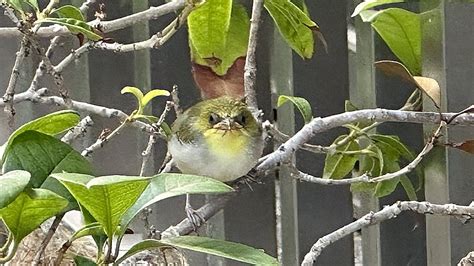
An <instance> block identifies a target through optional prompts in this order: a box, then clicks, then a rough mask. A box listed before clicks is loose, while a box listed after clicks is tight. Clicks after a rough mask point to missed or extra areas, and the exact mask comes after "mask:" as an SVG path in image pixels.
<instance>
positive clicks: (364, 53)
mask: <svg viewBox="0 0 474 266" xmlns="http://www.w3.org/2000/svg"><path fill="white" fill-rule="evenodd" d="M359 2H360V1H358V0H356V1H355V3H356V4H357V3H359ZM354 30H355V34H356V46H355V47H356V51H354V52H355V53H351V54H350V55H351V56H350V63H349V68H350V70H349V73H352V76H351V82H350V90H349V95H350V100H351V102H353V103H354V104H355V105H356V106H358V107H359V108H374V107H376V106H377V104H376V98H377V93H376V92H377V91H376V87H375V69H374V66H373V63H374V61H375V40H374V31H373V29H372V27H371V26H370V24H369V23H364V22H362V20H361V19H360V18H359V17H357V18H355V25H354ZM352 202H353V207H354V218H356V219H358V218H360V217H361V216H363V215H365V214H367V213H368V212H370V211H374V210H378V208H379V201H378V199H377V198H376V197H374V196H373V195H372V194H371V193H366V192H354V193H352ZM359 248H360V249H357V250H358V251H359V252H358V254H355V255H356V258H357V259H359V260H360V262H361V263H362V265H374V266H376V265H381V251H380V226H379V225H374V226H371V227H367V228H364V229H362V232H361V234H360V247H359ZM360 256H362V258H360Z"/></svg>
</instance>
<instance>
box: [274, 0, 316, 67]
mask: <svg viewBox="0 0 474 266" xmlns="http://www.w3.org/2000/svg"><path fill="white" fill-rule="evenodd" d="M265 8H266V9H267V11H268V12H269V13H270V16H271V17H272V18H273V20H274V21H275V24H276V25H277V27H278V30H279V31H280V33H281V35H282V36H283V37H284V39H285V40H286V42H287V43H288V44H289V45H290V47H291V48H292V49H293V50H294V51H295V52H296V53H297V54H299V55H300V56H301V57H302V58H311V57H312V56H313V52H314V35H313V30H319V28H318V25H317V24H316V23H314V22H313V21H312V20H311V19H310V18H309V17H308V15H307V14H306V13H305V12H304V11H302V10H301V9H299V8H298V7H297V6H296V5H295V4H293V3H292V2H290V1H289V0H266V1H265Z"/></svg>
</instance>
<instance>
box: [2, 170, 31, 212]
mask: <svg viewBox="0 0 474 266" xmlns="http://www.w3.org/2000/svg"><path fill="white" fill-rule="evenodd" d="M30 177H31V175H30V173H28V172H26V171H21V170H15V171H11V172H8V173H6V174H4V175H1V176H0V209H2V208H4V207H6V206H7V205H8V204H10V203H11V202H12V201H13V200H15V198H16V197H17V196H18V194H20V193H21V192H22V191H23V189H25V187H26V185H28V182H29V181H30Z"/></svg>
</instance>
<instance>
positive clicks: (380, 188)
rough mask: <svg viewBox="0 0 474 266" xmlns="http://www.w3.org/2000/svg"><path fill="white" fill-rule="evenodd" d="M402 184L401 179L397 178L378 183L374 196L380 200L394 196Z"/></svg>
mask: <svg viewBox="0 0 474 266" xmlns="http://www.w3.org/2000/svg"><path fill="white" fill-rule="evenodd" d="M399 182H400V177H395V178H392V179H389V180H385V181H382V182H379V183H377V185H376V186H375V192H374V195H375V196H376V197H378V198H381V197H385V196H388V195H390V194H392V192H393V191H395V189H396V188H397V185H398V183H399Z"/></svg>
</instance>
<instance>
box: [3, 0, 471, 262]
mask: <svg viewBox="0 0 474 266" xmlns="http://www.w3.org/2000/svg"><path fill="white" fill-rule="evenodd" d="M72 2H73V3H76V4H77V3H80V2H81V1H79V0H73V1H72ZM105 2H106V3H107V14H108V17H107V19H113V18H116V17H120V16H123V15H126V14H130V13H132V12H136V11H139V10H143V9H146V8H147V7H148V6H149V5H159V4H162V1H157V0H150V1H146V0H134V1H127V0H119V1H105ZM306 2H307V5H308V9H309V12H310V13H311V16H312V18H313V19H314V20H315V21H316V22H317V23H318V24H319V26H320V27H321V30H322V33H323V34H324V36H325V38H326V40H327V43H328V51H327V53H326V52H325V51H324V49H322V47H321V46H320V45H319V47H317V52H316V55H315V56H314V58H313V59H311V60H301V59H300V58H299V57H298V56H297V55H295V54H293V53H292V52H291V50H290V49H289V48H288V47H287V45H286V44H285V43H284V41H283V40H282V39H281V38H280V36H279V33H278V32H277V31H276V30H275V29H274V28H273V26H272V24H271V23H270V22H271V21H270V18H269V17H268V16H266V15H265V16H264V17H263V23H262V27H261V31H260V36H261V37H260V39H259V47H258V61H257V64H258V86H257V87H258V97H259V105H260V106H261V108H262V109H263V110H264V112H265V115H266V118H270V117H272V116H273V112H278V116H279V117H280V119H279V127H280V128H281V129H282V130H284V131H287V133H291V132H294V131H295V130H297V129H298V128H300V127H301V126H302V121H300V119H299V116H298V115H296V116H295V115H294V112H293V110H290V109H286V110H278V111H275V108H274V103H275V99H276V95H277V94H294V95H297V96H301V97H304V98H306V99H308V100H309V101H310V102H311V103H312V106H313V108H314V109H313V114H314V115H315V116H327V115H330V114H336V113H341V112H344V100H346V99H350V100H351V101H352V102H354V103H355V104H356V105H358V106H360V107H364V108H371V107H384V108H392V109H396V108H398V107H399V106H400V105H401V104H403V102H404V100H405V99H406V98H407V97H408V95H409V94H410V93H411V91H410V90H409V89H408V88H407V86H406V84H404V83H403V82H401V81H399V80H397V79H395V78H390V77H387V76H385V75H383V74H381V73H378V72H376V71H375V69H374V67H373V62H374V61H375V60H378V59H391V58H394V56H393V55H392V54H391V53H390V51H389V49H388V48H387V47H386V45H385V44H384V43H383V41H382V40H381V39H380V37H378V35H377V34H376V33H374V31H373V30H372V29H371V26H370V25H369V24H366V23H363V22H362V21H360V19H359V18H355V19H354V18H350V14H351V12H352V10H353V8H354V6H355V4H356V3H354V2H353V1H332V0H311V1H306ZM400 5H401V6H402V7H404V8H408V9H412V10H415V11H421V12H423V11H426V13H425V15H424V16H423V21H422V29H423V36H422V43H423V46H422V47H423V49H422V57H423V75H424V76H428V77H432V78H435V79H437V80H438V82H439V83H440V85H441V88H442V101H443V106H444V109H443V111H459V110H461V109H463V108H465V107H467V106H469V105H471V104H473V103H474V91H473V89H474V16H473V14H474V4H469V3H464V2H463V1H460V0H459V1H447V0H430V1H419V2H418V1H416V2H410V3H408V4H406V3H402V4H400ZM171 19H172V16H171V15H170V16H168V17H163V18H160V19H159V20H158V21H150V22H149V23H141V24H138V25H135V26H133V27H131V28H127V29H124V30H120V31H118V32H115V33H114V34H112V35H111V36H110V37H112V38H114V39H116V40H120V41H122V42H133V41H138V40H143V39H145V38H148V36H149V34H150V33H154V32H157V31H159V29H161V28H162V27H163V26H164V25H166V23H169V21H170V20H171ZM0 26H12V25H11V24H10V23H9V22H8V20H7V18H5V17H3V16H2V17H0ZM0 38H1V39H0V40H1V41H0V43H1V46H0V62H1V65H0V66H1V69H2V71H0V87H3V88H5V87H6V86H7V83H8V78H9V75H10V71H11V67H12V65H13V61H14V59H15V52H16V50H17V48H18V41H19V39H18V38H14V37H9V38H6V37H1V36H0ZM46 41H47V40H45V43H46ZM77 45H78V40H77V39H75V38H72V37H71V38H64V45H63V46H62V47H60V48H59V49H58V50H59V52H58V53H56V54H55V55H54V58H53V61H54V60H57V59H58V58H61V56H64V54H66V53H68V52H69V51H70V49H71V47H77ZM27 60H28V69H25V70H23V71H22V72H21V75H20V81H19V86H18V88H20V89H19V90H24V89H26V87H27V86H28V85H29V82H30V81H31V78H32V75H33V74H34V70H35V68H36V65H37V63H38V62H39V58H36V57H35V56H34V55H33V56H31V57H28V59H27ZM190 68H191V67H190V60H189V49H188V43H187V33H186V30H184V29H183V30H181V31H180V32H178V33H177V34H176V35H175V36H174V37H173V39H172V40H171V41H170V42H168V43H166V44H165V45H164V46H163V47H162V48H161V49H159V50H150V51H148V50H147V51H140V52H136V53H126V54H114V53H112V52H106V51H91V52H90V53H89V54H88V55H84V56H83V57H81V59H79V60H77V62H76V63H75V64H74V66H70V68H69V69H68V70H67V73H65V80H66V86H67V87H68V88H69V91H70V94H71V97H72V98H73V99H77V100H81V101H88V102H91V103H95V104H99V105H104V106H108V107H113V108H119V109H122V110H124V111H126V112H130V111H132V110H133V108H134V104H135V102H134V101H133V100H132V99H131V98H129V97H125V96H122V95H120V89H121V88H122V87H124V86H126V85H133V86H136V87H139V88H143V89H151V88H165V89H170V88H171V87H172V86H173V85H174V84H176V85H178V86H179V88H180V97H181V100H182V105H183V106H190V105H191V104H192V103H194V102H196V101H197V99H198V97H199V96H198V91H197V90H196V89H195V86H194V83H193V81H192V76H191V69H190ZM51 88H53V86H51ZM426 106H428V104H426V105H425V108H426V109H425V110H429V108H428V107H426ZM163 107H164V103H163V102H157V103H154V106H153V112H154V113H160V112H161V110H162V108H163ZM50 110H51V108H50V107H44V106H38V105H35V104H31V103H21V104H18V105H17V111H18V114H17V116H16V125H17V126H18V125H21V124H22V123H24V122H26V121H28V120H30V119H32V118H34V117H38V116H40V115H41V114H43V113H45V112H49V111H50ZM92 118H93V120H94V121H95V127H94V129H93V130H92V132H90V133H89V137H88V138H85V139H84V140H83V142H84V143H82V144H79V145H78V147H77V148H78V149H81V148H84V147H87V146H88V144H91V143H92V141H94V140H95V138H96V137H97V136H98V135H99V134H100V132H101V130H102V129H103V128H107V127H108V128H113V127H114V126H116V125H117V121H110V120H107V119H104V118H101V117H94V116H93V117H92ZM283 118H284V119H283ZM377 130H378V131H379V132H382V133H387V134H396V135H399V136H400V138H401V139H402V140H403V141H404V142H405V143H407V144H408V145H410V146H411V147H413V148H415V149H418V150H419V149H420V148H421V147H422V145H423V141H424V139H423V136H424V134H429V132H431V131H430V128H429V127H424V128H423V127H422V126H419V125H409V124H406V125H405V124H403V125H401V124H396V125H395V124H392V123H388V124H384V125H383V126H381V127H379V129H377ZM341 132H343V130H342V129H341V130H334V131H331V132H327V133H324V134H320V135H318V137H317V138H315V139H314V141H315V142H316V143H319V144H329V143H331V142H332V140H333V139H334V138H335V137H336V136H337V135H338V134H340V133H341ZM8 134H9V129H8V127H7V119H6V115H5V114H3V113H0V142H3V141H4V140H6V138H7V136H8ZM445 134H447V135H449V138H450V139H458V140H464V139H469V138H472V137H473V136H474V130H473V129H472V128H469V127H462V128H455V129H452V130H451V129H450V130H449V131H448V132H446V133H445ZM146 141H147V138H146V137H144V136H143V135H142V133H140V132H137V130H135V129H129V130H126V131H125V132H124V133H122V134H121V135H120V136H119V137H118V138H117V139H115V140H114V141H112V142H111V143H109V144H108V145H106V146H105V147H104V148H103V149H100V150H99V151H97V152H96V153H94V155H93V159H94V160H93V162H94V165H95V168H96V173H97V174H133V175H135V174H137V173H139V170H140V165H141V152H142V151H143V149H144V147H145V144H146ZM165 151H166V147H165V143H164V142H160V143H158V144H157V145H156V148H155V154H154V161H155V165H154V169H148V173H150V174H151V173H154V172H155V170H156V169H157V168H158V167H159V166H160V162H161V159H162V158H163V156H164V152H165ZM296 161H297V163H298V166H299V167H300V168H301V169H303V170H304V171H307V172H310V173H312V174H314V175H321V174H322V169H323V164H324V157H323V156H314V155H313V154H306V153H305V152H300V153H299V154H298V156H297V157H296ZM424 167H425V168H424V169H425V186H424V190H422V191H419V193H418V196H419V198H420V199H424V198H426V200H428V201H430V202H433V203H448V202H451V203H456V204H463V205H469V203H470V202H471V201H473V199H474V157H472V156H469V155H466V154H463V153H462V152H459V151H454V150H448V149H446V148H444V147H437V148H435V151H434V152H433V153H432V154H431V155H430V156H429V158H427V159H426V160H425V163H424ZM275 180H276V181H275ZM275 195H278V196H279V204H281V206H282V213H281V217H280V216H279V217H276V216H275V212H274V208H275V204H276V202H275ZM404 199H406V196H405V194H404V193H403V191H399V190H397V191H396V192H395V193H393V194H392V195H390V196H387V197H384V198H381V199H375V198H373V197H372V196H371V195H363V194H357V195H353V194H352V193H351V192H350V190H349V188H348V187H345V186H321V185H317V184H311V183H303V182H296V181H295V180H292V179H290V177H289V176H288V175H287V173H285V171H281V172H280V173H279V174H278V177H276V179H275V177H268V178H266V179H265V182H264V184H254V185H252V189H249V188H242V191H240V194H239V196H237V197H236V198H234V199H232V200H231V201H230V202H229V203H228V205H227V207H226V208H225V210H224V211H223V212H222V213H220V214H218V215H217V216H216V217H214V218H213V219H212V220H211V221H210V225H209V226H207V228H206V229H205V230H203V231H202V232H201V234H208V235H212V236H216V237H225V238H226V239H228V240H231V241H236V242H242V243H245V244H248V245H251V246H254V247H259V248H263V249H265V250H266V251H267V252H269V253H270V254H272V255H275V256H276V255H277V244H276V243H277V240H279V241H278V242H281V248H282V251H283V253H282V254H283V255H282V258H283V261H282V263H283V265H296V264H297V263H298V262H300V261H301V258H302V257H303V256H304V254H305V253H306V252H307V251H308V250H309V249H310V247H311V245H312V244H313V243H314V242H315V241H316V240H317V239H318V238H319V237H321V236H323V235H325V234H327V233H329V232H331V231H334V230H335V229H337V228H339V227H341V226H343V225H345V224H347V223H350V222H351V221H353V219H354V218H357V217H360V216H361V215H363V214H365V213H367V212H369V211H370V210H377V209H379V208H380V207H381V206H383V205H386V204H391V203H393V202H395V201H397V200H404ZM205 201H206V199H205V198H204V197H203V198H197V199H195V202H194V203H193V204H194V206H198V205H199V204H202V203H204V202H205ZM354 203H357V204H356V205H354ZM183 209H184V199H181V198H176V199H170V200H167V201H165V202H160V203H159V204H158V205H157V206H154V207H153V213H152V216H151V217H150V222H151V223H153V224H155V225H156V226H157V228H158V229H162V230H163V229H166V228H167V227H168V226H169V225H172V224H176V223H177V222H179V221H180V220H181V219H182V218H184V215H185V214H184V210H183ZM276 219H281V222H282V227H281V228H279V229H277V228H276V227H275V221H276ZM135 227H136V230H138V231H137V232H139V231H140V230H143V225H142V221H140V220H138V221H136V222H135ZM360 235H361V238H360V239H361V241H360V243H361V244H360V247H361V248H360V251H361V252H362V261H361V263H362V264H363V265H454V264H456V263H457V262H458V261H459V260H460V259H461V257H463V256H464V255H465V254H467V253H468V252H469V251H471V250H472V249H473V248H474V225H473V224H467V225H462V224H461V223H459V222H457V221H454V220H450V219H449V218H445V217H431V216H426V217H425V216H422V215H416V214H411V213H406V214H403V215H401V216H400V217H399V218H397V219H395V220H390V221H387V222H385V223H382V224H381V225H374V226H372V227H370V228H367V229H363V230H362V232H361V234H360ZM354 254H355V253H354V241H353V238H349V237H346V238H344V239H343V240H341V241H339V242H337V243H334V244H333V245H331V246H330V247H329V248H327V249H326V250H324V252H323V254H322V255H321V257H320V258H319V259H318V265H353V264H354ZM357 254H359V255H360V252H357ZM359 259H360V258H359ZM206 262H207V263H209V265H224V264H225V265H238V263H236V262H233V261H227V260H224V259H217V258H212V257H204V256H200V255H197V254H191V261H190V263H191V265H202V264H204V263H206Z"/></svg>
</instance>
